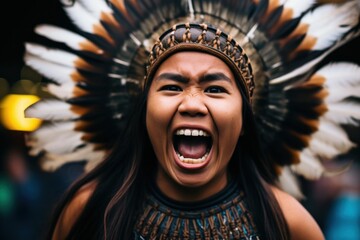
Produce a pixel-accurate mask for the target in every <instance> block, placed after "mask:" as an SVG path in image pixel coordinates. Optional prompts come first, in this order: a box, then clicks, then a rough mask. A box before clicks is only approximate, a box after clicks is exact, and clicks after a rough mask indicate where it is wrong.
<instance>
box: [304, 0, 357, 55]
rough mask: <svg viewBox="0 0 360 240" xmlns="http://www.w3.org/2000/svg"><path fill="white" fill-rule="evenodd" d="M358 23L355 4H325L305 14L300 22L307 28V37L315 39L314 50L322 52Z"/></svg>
mask: <svg viewBox="0 0 360 240" xmlns="http://www.w3.org/2000/svg"><path fill="white" fill-rule="evenodd" d="M358 21H359V11H358V8H357V5H356V3H355V2H353V1H352V2H347V3H345V4H342V5H335V4H327V5H323V6H320V7H318V8H316V9H315V10H314V11H312V12H309V13H308V14H306V15H305V16H304V17H303V18H302V19H301V22H302V23H305V24H307V25H308V26H309V29H308V35H311V36H314V37H316V38H317V41H316V44H315V46H314V48H313V49H314V50H323V49H325V48H328V47H330V46H331V45H332V44H333V43H334V42H335V41H337V40H338V39H340V38H341V37H342V36H343V34H344V33H346V32H347V31H349V30H350V29H351V28H352V27H354V26H355V25H356V24H357V23H358Z"/></svg>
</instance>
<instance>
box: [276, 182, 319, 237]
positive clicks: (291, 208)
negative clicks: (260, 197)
mask: <svg viewBox="0 0 360 240" xmlns="http://www.w3.org/2000/svg"><path fill="white" fill-rule="evenodd" d="M271 189H272V191H273V193H274V195H275V198H276V199H277V201H278V202H279V205H280V208H281V209H282V211H283V213H284V216H285V219H286V221H287V223H288V225H289V230H290V235H291V239H292V240H304V239H313V240H323V239H324V236H323V233H322V231H321V229H320V227H319V225H318V224H317V223H316V221H315V220H314V218H313V217H312V216H311V215H310V213H309V212H308V211H307V210H306V209H305V208H304V207H303V205H302V204H301V203H300V202H299V201H298V200H297V199H295V198H294V197H292V196H291V195H290V194H288V193H286V192H284V191H282V190H280V189H278V188H276V187H271Z"/></svg>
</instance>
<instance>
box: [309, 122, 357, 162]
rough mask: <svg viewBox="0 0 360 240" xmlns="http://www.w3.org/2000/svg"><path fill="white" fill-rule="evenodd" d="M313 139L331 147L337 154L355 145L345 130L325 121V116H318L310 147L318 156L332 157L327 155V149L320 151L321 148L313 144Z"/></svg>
mask: <svg viewBox="0 0 360 240" xmlns="http://www.w3.org/2000/svg"><path fill="white" fill-rule="evenodd" d="M314 140H317V141H319V142H322V143H323V144H324V145H325V146H327V147H333V148H334V149H335V152H337V154H341V153H345V152H347V151H349V150H350V149H351V148H352V147H355V144H354V143H353V142H351V141H350V139H349V138H348V136H347V133H346V132H345V130H344V129H343V128H341V127H340V126H339V125H338V124H336V123H333V122H330V121H327V120H326V118H320V125H319V128H318V131H317V132H315V133H314V134H313V135H312V140H311V141H310V148H311V149H312V150H313V151H314V152H316V153H317V154H318V155H320V156H327V157H328V158H332V157H333V156H331V155H330V156H329V155H328V154H329V152H327V151H320V150H322V149H323V148H317V147H316V146H313V145H312V141H314Z"/></svg>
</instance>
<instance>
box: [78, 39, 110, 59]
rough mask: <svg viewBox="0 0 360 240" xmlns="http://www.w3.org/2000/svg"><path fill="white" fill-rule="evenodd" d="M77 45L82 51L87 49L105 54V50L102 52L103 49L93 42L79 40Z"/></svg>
mask: <svg viewBox="0 0 360 240" xmlns="http://www.w3.org/2000/svg"><path fill="white" fill-rule="evenodd" d="M79 46H80V48H81V50H83V51H88V52H92V53H95V54H98V55H103V56H107V55H106V52H104V50H103V49H101V48H99V47H98V46H96V45H95V44H93V43H92V42H90V41H85V42H81V43H79Z"/></svg>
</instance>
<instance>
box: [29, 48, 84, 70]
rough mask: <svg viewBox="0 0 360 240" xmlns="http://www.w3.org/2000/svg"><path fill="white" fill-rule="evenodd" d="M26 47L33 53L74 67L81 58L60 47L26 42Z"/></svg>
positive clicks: (49, 60) (50, 60)
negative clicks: (53, 47) (59, 48)
mask: <svg viewBox="0 0 360 240" xmlns="http://www.w3.org/2000/svg"><path fill="white" fill-rule="evenodd" d="M25 47H26V51H27V52H28V53H30V54H31V55H34V56H37V57H39V58H41V59H42V60H45V61H48V62H53V63H56V64H60V65H63V66H67V67H74V63H75V62H76V60H77V59H78V58H79V57H78V56H76V55H75V54H72V53H69V52H66V51H62V50H58V49H51V48H45V47H43V46H41V45H38V44H32V43H26V44H25Z"/></svg>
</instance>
